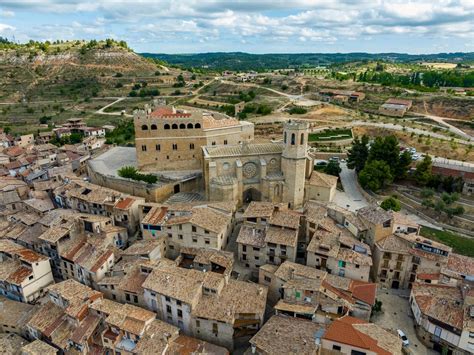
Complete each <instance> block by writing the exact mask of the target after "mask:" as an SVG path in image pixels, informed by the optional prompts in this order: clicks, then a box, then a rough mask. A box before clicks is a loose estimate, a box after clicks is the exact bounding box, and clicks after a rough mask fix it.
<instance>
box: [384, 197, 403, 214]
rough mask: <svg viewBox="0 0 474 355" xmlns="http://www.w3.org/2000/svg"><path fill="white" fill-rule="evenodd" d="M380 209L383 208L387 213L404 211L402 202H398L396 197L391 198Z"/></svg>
mask: <svg viewBox="0 0 474 355" xmlns="http://www.w3.org/2000/svg"><path fill="white" fill-rule="evenodd" d="M380 207H382V208H383V209H384V210H385V211H394V212H398V211H400V210H401V209H402V206H401V205H400V201H398V200H397V199H396V198H394V197H389V198H387V199H385V200H383V202H382V203H381V204H380Z"/></svg>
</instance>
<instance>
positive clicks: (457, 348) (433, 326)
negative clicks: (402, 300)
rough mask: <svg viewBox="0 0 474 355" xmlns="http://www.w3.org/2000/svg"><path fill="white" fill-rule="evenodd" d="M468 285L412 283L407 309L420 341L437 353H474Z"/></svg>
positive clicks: (473, 297) (473, 298)
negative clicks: (410, 311) (412, 318)
mask: <svg viewBox="0 0 474 355" xmlns="http://www.w3.org/2000/svg"><path fill="white" fill-rule="evenodd" d="M471 287H472V286H471V285H467V284H465V285H461V286H455V287H451V286H445V285H432V284H426V283H414V284H413V287H412V291H411V294H410V306H411V310H412V312H413V315H414V318H415V328H416V332H417V334H418V337H419V338H420V340H421V341H422V342H423V343H424V344H425V345H427V346H428V347H430V348H433V349H434V350H436V351H438V352H440V353H444V352H446V353H451V352H452V353H455V354H472V353H473V352H474V340H473V338H474V291H473V290H472V288H471Z"/></svg>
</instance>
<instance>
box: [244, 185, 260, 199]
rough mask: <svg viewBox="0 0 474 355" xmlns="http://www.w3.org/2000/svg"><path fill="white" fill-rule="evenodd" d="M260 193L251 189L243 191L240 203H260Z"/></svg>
mask: <svg viewBox="0 0 474 355" xmlns="http://www.w3.org/2000/svg"><path fill="white" fill-rule="evenodd" d="M261 200H262V193H261V192H260V191H258V190H257V189H256V188H254V187H251V188H248V189H247V190H245V191H244V194H243V198H242V201H243V202H244V203H250V202H252V201H261Z"/></svg>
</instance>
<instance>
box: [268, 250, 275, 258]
mask: <svg viewBox="0 0 474 355" xmlns="http://www.w3.org/2000/svg"><path fill="white" fill-rule="evenodd" d="M267 255H271V256H275V255H276V253H275V250H272V249H270V250H269V251H267Z"/></svg>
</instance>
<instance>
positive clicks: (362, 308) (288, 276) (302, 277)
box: [259, 261, 377, 323]
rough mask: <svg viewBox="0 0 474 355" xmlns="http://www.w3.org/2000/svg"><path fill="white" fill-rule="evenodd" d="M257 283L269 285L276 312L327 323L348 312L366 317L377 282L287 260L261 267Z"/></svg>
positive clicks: (369, 310)
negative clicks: (369, 281) (333, 273)
mask: <svg viewBox="0 0 474 355" xmlns="http://www.w3.org/2000/svg"><path fill="white" fill-rule="evenodd" d="M259 283H260V284H262V285H265V286H267V287H268V300H269V302H270V304H274V305H275V306H274V308H275V311H276V313H277V314H285V315H288V316H292V317H299V318H306V319H310V320H312V321H313V322H318V323H328V321H330V320H332V319H337V318H339V317H342V316H343V315H346V314H349V315H353V316H355V317H358V318H361V319H364V320H368V319H369V317H370V314H371V311H372V307H373V305H374V304H375V295H376V289H377V285H376V284H373V283H368V282H363V281H355V280H350V279H347V278H344V277H340V276H335V275H331V274H328V273H327V272H325V271H321V270H318V269H314V268H311V267H308V266H304V265H300V264H296V263H292V262H289V261H286V262H285V263H283V264H282V265H280V266H275V265H269V264H267V265H264V266H262V267H261V268H260V272H259Z"/></svg>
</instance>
